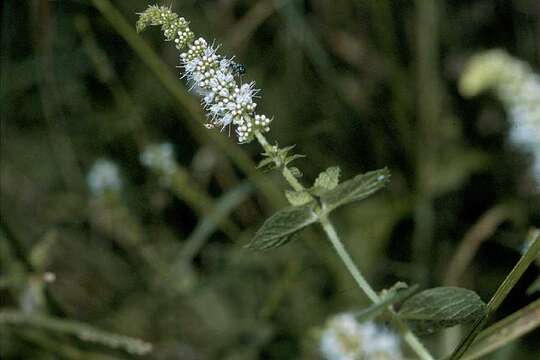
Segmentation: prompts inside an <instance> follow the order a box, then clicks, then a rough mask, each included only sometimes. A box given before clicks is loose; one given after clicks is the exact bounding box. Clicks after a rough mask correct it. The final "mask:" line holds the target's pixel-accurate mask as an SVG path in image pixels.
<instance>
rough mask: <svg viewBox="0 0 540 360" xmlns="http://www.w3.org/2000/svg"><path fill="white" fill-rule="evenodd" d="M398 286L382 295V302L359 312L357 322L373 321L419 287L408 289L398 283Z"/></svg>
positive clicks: (403, 284)
mask: <svg viewBox="0 0 540 360" xmlns="http://www.w3.org/2000/svg"><path fill="white" fill-rule="evenodd" d="M396 285H397V286H396ZM396 285H394V286H393V287H392V288H391V289H388V290H386V291H384V292H383V293H382V296H381V297H382V300H381V301H380V302H378V303H376V304H373V305H371V306H369V307H367V308H365V309H362V310H360V311H359V312H357V313H356V314H355V318H356V320H358V321H359V322H364V321H369V320H373V319H374V318H376V317H377V316H379V315H380V314H381V313H382V312H384V311H385V310H386V309H388V307H389V306H390V305H393V304H395V303H398V302H400V301H403V300H404V299H406V298H408V297H409V296H411V295H412V294H413V293H414V292H415V291H416V290H418V285H414V286H411V287H408V286H407V284H405V283H397V284H396Z"/></svg>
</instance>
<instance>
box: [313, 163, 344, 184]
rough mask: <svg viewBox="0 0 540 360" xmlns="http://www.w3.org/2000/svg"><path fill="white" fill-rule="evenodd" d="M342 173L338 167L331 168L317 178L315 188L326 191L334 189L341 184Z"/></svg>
mask: <svg viewBox="0 0 540 360" xmlns="http://www.w3.org/2000/svg"><path fill="white" fill-rule="evenodd" d="M340 173H341V169H340V168H339V167H338V166H332V167H329V168H328V169H326V170H324V171H323V172H321V173H320V174H319V176H317V179H315V183H314V184H313V187H314V188H315V189H324V190H332V189H334V188H335V187H336V186H337V185H338V183H339V175H340Z"/></svg>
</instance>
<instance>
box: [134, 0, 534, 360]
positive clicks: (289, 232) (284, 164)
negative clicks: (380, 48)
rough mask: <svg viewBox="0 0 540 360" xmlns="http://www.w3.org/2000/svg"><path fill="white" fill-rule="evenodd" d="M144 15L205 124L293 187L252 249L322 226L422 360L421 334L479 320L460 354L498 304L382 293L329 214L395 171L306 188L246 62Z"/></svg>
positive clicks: (177, 25)
mask: <svg viewBox="0 0 540 360" xmlns="http://www.w3.org/2000/svg"><path fill="white" fill-rule="evenodd" d="M139 15H140V17H139V20H138V22H137V25H136V27H137V31H139V32H140V31H143V30H144V29H145V28H146V27H148V26H150V25H154V26H160V27H161V30H162V32H163V35H164V37H165V40H166V41H169V42H172V43H173V44H174V46H175V47H176V48H177V49H178V50H179V51H180V52H181V53H180V56H179V58H180V67H181V68H182V70H183V76H182V77H183V78H184V79H185V80H186V82H187V85H188V87H189V90H190V91H191V92H192V93H194V94H195V95H197V96H199V97H200V99H201V107H202V108H203V110H204V111H205V112H206V116H207V120H208V121H207V123H206V124H205V126H206V127H207V128H208V129H215V128H217V129H219V130H221V131H224V132H228V133H232V134H234V135H235V136H236V138H237V140H238V142H239V143H241V144H244V143H250V142H252V141H254V140H255V141H257V142H258V143H259V144H260V146H261V147H262V149H263V152H262V157H263V159H262V160H261V161H260V163H259V168H261V169H273V170H277V171H279V172H280V173H281V175H282V176H283V177H284V179H285V180H286V181H287V182H288V184H289V185H290V187H291V189H288V190H285V196H286V198H287V200H288V201H289V203H290V206H289V207H286V208H284V209H282V210H279V211H278V212H276V213H275V214H274V215H272V216H271V217H270V218H268V219H267V220H266V221H265V222H264V223H263V225H262V226H261V228H260V229H259V230H258V231H257V232H256V233H255V235H254V236H253V238H252V240H251V242H250V243H249V244H248V245H246V247H247V248H250V249H254V250H268V249H273V248H277V247H280V246H283V245H285V244H287V243H288V242H290V241H292V240H294V239H295V238H297V237H298V235H299V234H300V233H301V231H302V230H303V229H305V228H306V227H308V226H311V225H316V224H318V225H319V226H321V227H322V230H323V231H324V233H325V234H326V237H327V238H328V240H329V241H330V243H331V244H332V246H333V248H334V249H335V251H336V253H337V255H338V257H339V258H340V259H341V261H342V262H343V264H344V265H345V267H346V269H347V270H348V272H349V273H350V274H351V276H352V277H353V279H354V281H355V282H356V284H357V285H358V287H359V288H360V289H361V290H362V291H363V292H364V294H365V295H366V296H367V297H368V298H369V299H370V300H371V301H372V302H373V305H372V306H371V307H370V308H368V309H366V312H365V314H369V316H368V318H369V320H370V319H372V318H373V317H376V316H379V315H381V316H385V317H386V318H388V319H390V321H391V323H392V324H393V325H394V327H395V328H396V330H397V331H398V332H399V333H400V334H401V337H402V338H403V340H404V341H405V342H406V343H407V344H408V345H409V347H410V349H411V350H412V351H413V352H414V353H415V354H416V356H417V357H418V358H420V359H425V360H428V359H433V356H432V355H431V354H430V352H429V351H428V350H427V349H426V348H425V347H424V345H423V344H422V342H421V341H420V340H419V338H418V337H417V336H418V335H421V334H427V333H433V332H435V331H438V330H440V329H443V328H446V327H451V326H455V325H459V324H470V323H474V324H475V326H474V327H473V331H471V333H469V335H468V336H467V337H466V339H465V340H464V341H463V343H462V344H461V346H460V347H459V349H457V350H456V353H455V354H454V357H453V358H455V359H457V358H459V357H460V356H461V355H462V354H463V353H464V352H465V350H466V349H467V348H468V346H470V345H471V344H472V342H473V340H474V338H475V336H476V335H477V334H478V331H479V329H481V326H483V325H484V324H485V322H486V320H487V316H488V315H491V314H492V313H493V311H494V309H496V307H493V306H492V307H490V305H486V304H485V303H484V302H483V301H482V300H481V299H480V298H479V297H478V295H476V294H475V293H474V292H472V291H470V290H467V289H462V288H455V287H440V288H434V289H428V290H424V291H422V292H420V293H418V294H416V295H412V296H411V294H410V293H407V296H406V297H404V296H403V291H404V290H405V289H403V286H401V285H400V286H396V287H394V288H392V289H390V290H385V291H382V292H378V291H376V290H375V289H374V288H373V287H372V286H371V285H370V284H369V282H368V281H367V280H366V278H365V276H364V275H363V274H362V272H361V270H360V269H359V268H358V267H357V266H356V264H355V263H354V261H353V259H352V258H351V256H350V255H349V252H348V251H347V249H346V248H345V246H344V244H343V242H342V240H341V238H340V236H339V235H338V232H337V231H336V228H335V227H334V225H333V223H332V221H331V219H330V215H331V213H332V212H333V211H334V210H336V209H337V208H340V207H342V206H344V205H348V204H351V203H354V202H358V201H361V200H363V199H365V198H367V197H368V196H370V195H372V194H374V193H376V192H377V191H379V190H381V189H382V188H384V187H385V186H386V184H388V182H389V181H390V171H389V170H388V169H387V168H383V169H379V170H375V171H371V172H368V173H365V174H359V175H357V176H355V177H353V178H351V179H348V180H345V181H341V182H340V174H341V171H340V169H339V167H338V166H333V167H330V168H328V169H326V170H324V171H323V172H321V173H320V174H319V175H318V177H317V178H316V179H315V181H314V182H313V184H312V185H311V186H305V185H303V184H302V183H301V182H300V178H301V176H302V172H301V170H300V169H299V168H298V167H296V166H294V165H293V162H294V161H295V160H297V159H298V158H300V157H303V155H300V154H295V153H294V152H293V150H294V146H287V147H280V146H279V145H278V144H277V143H274V144H272V143H270V142H269V141H268V140H267V138H266V134H267V133H268V132H269V131H270V125H271V123H272V121H273V118H272V117H271V116H267V115H266V114H262V113H260V112H259V109H258V106H257V103H256V99H257V98H258V97H259V90H257V89H256V88H255V83H254V82H248V83H242V82H241V81H240V79H239V73H238V67H239V66H241V64H238V63H236V62H235V61H236V59H234V60H233V58H232V57H229V58H228V57H225V56H223V55H221V54H220V53H219V50H220V45H219V44H217V43H216V42H209V41H207V40H206V39H204V38H202V37H197V36H196V35H195V33H194V32H193V31H192V30H191V28H190V27H189V22H188V21H187V20H186V19H185V18H183V17H180V16H178V15H177V14H175V13H174V12H172V11H171V9H170V8H168V7H164V6H150V7H148V9H146V10H145V11H144V12H142V13H140V14H139ZM242 69H244V68H243V67H242ZM539 250H540V239H539V237H538V236H537V237H536V238H535V239H534V242H533V245H531V247H530V248H529V250H528V252H527V253H526V255H525V256H524V259H526V261H525V260H524V262H520V264H521V265H520V264H518V265H519V269H521V270H523V269H524V268H526V266H528V264H530V261H529V259H530V257H531V254H533V255H534V254H537V253H538V251H539ZM533 258H534V256H533ZM521 270H520V272H513V273H511V275H510V278H509V280H508V281H506V282H505V283H504V284H503V285H504V286H505V289H509V288H511V286H513V284H515V282H516V281H517V279H518V278H519V276H521V274H522V271H521ZM509 286H510V287H509ZM507 293H508V292H507V291H506V290H504V291H502V292H497V294H496V295H497V296H498V298H497V300H496V302H495V303H496V304H500V302H501V301H502V299H504V297H505V296H506V295H507ZM501 294H502V295H501ZM400 302H401V303H402V305H401V308H400V310H399V311H396V310H395V308H394V305H396V304H397V303H400ZM490 304H492V302H490ZM497 306H498V305H497ZM365 321H368V319H365ZM366 324H369V323H366ZM366 326H370V325H366ZM364 350H365V349H364Z"/></svg>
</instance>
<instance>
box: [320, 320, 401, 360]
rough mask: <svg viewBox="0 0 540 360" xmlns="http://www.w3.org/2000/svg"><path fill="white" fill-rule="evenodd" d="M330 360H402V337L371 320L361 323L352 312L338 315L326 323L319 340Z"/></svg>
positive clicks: (322, 350)
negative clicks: (400, 338)
mask: <svg viewBox="0 0 540 360" xmlns="http://www.w3.org/2000/svg"><path fill="white" fill-rule="evenodd" d="M320 349H321V353H322V355H323V356H324V358H325V359H328V360H399V359H402V358H403V356H402V353H401V348H400V341H399V338H398V337H397V336H396V335H395V334H393V333H392V332H391V331H389V330H387V329H385V328H383V327H381V326H378V325H376V324H375V323H373V322H371V321H369V322H364V323H359V322H358V321H357V320H356V319H355V317H354V314H352V313H344V314H339V315H336V316H334V317H332V318H331V319H330V320H329V321H328V322H327V324H326V327H325V328H324V330H323V333H322V335H321V340H320Z"/></svg>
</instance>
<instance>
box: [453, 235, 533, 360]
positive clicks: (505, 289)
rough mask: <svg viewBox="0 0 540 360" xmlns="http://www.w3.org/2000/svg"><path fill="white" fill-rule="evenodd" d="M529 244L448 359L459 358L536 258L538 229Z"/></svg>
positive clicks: (455, 359)
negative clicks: (481, 316) (481, 315)
mask: <svg viewBox="0 0 540 360" xmlns="http://www.w3.org/2000/svg"><path fill="white" fill-rule="evenodd" d="M531 240H532V242H531V245H530V247H529V248H528V249H527V251H526V252H525V254H524V255H523V256H522V257H521V259H519V261H518V262H517V264H516V265H515V266H514V268H513V269H512V271H510V273H509V274H508V276H507V277H506V279H504V281H503V282H502V284H501V285H500V286H499V288H498V289H497V291H495V294H493V297H492V298H491V300H490V301H489V303H488V305H487V312H486V315H485V316H484V317H483V318H481V319H479V320H478V321H477V322H476V323H475V324H474V325H473V327H472V329H471V331H470V332H469V333H468V334H467V335H466V336H465V338H464V339H463V340H462V341H461V343H460V344H459V346H458V347H457V348H456V350H455V351H454V353H453V354H452V356H451V357H450V360H457V359H460V358H461V357H462V356H463V355H464V354H465V352H466V351H467V349H468V348H469V347H470V346H471V345H472V344H473V342H474V340H475V339H476V337H477V336H478V335H479V334H480V331H481V330H482V328H483V327H484V326H485V325H486V323H487V322H488V320H489V318H490V317H491V316H492V315H493V314H494V313H495V312H496V311H497V309H498V308H499V306H501V304H502V302H503V301H504V299H505V298H506V297H507V296H508V294H509V293H510V290H512V288H513V287H514V285H516V283H517V282H518V280H519V279H520V278H521V276H522V275H523V273H524V272H525V270H527V268H528V267H529V265H530V264H531V263H532V262H533V261H534V260H535V259H536V257H537V256H538V254H540V230H534V231H533V232H532V234H531Z"/></svg>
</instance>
